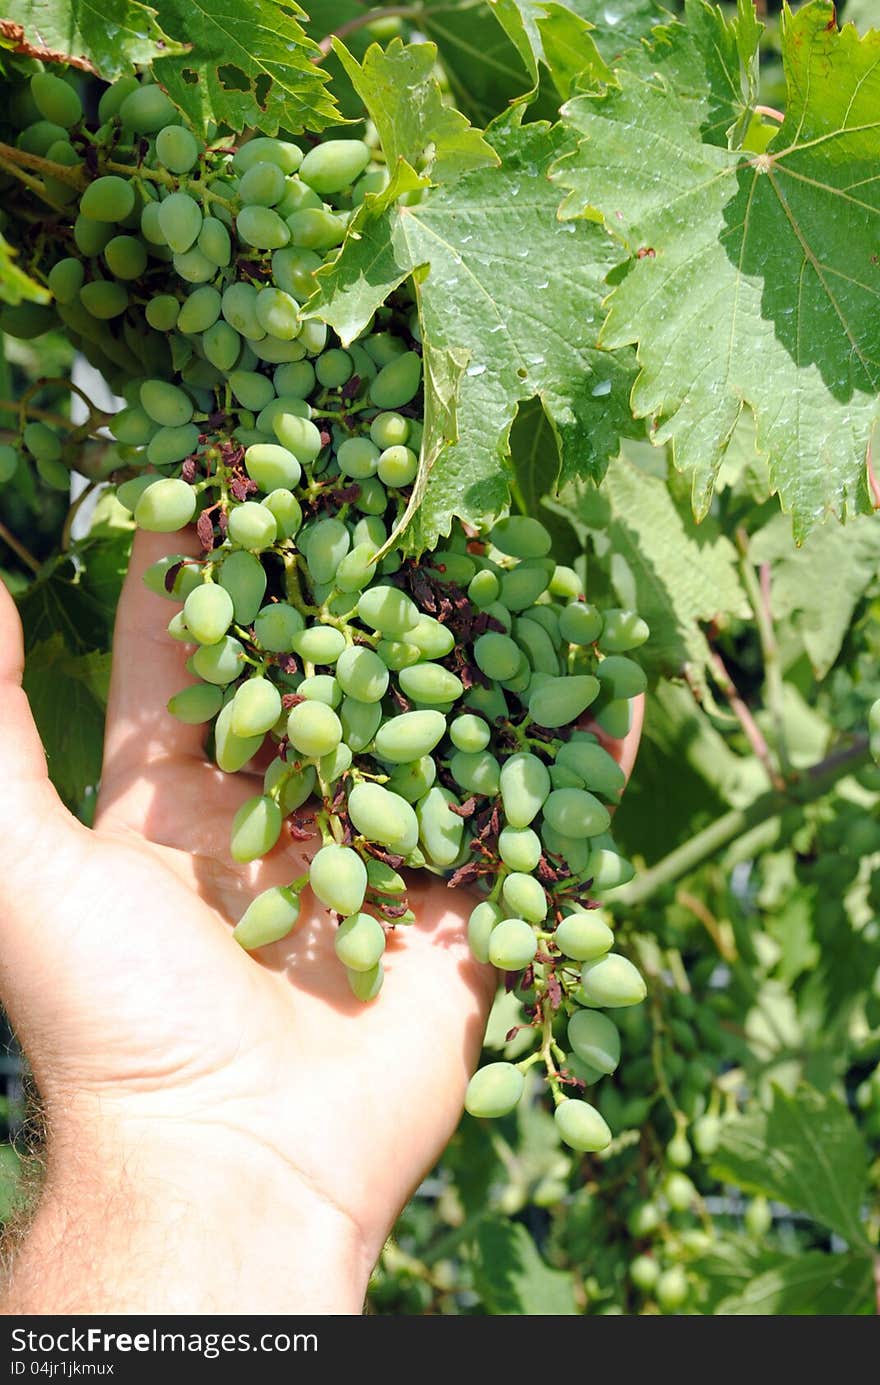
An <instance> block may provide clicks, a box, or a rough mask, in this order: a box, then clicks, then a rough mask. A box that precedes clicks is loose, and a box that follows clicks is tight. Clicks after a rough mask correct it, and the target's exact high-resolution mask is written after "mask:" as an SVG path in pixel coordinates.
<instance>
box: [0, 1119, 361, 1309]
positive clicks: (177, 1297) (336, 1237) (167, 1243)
mask: <svg viewBox="0 0 880 1385" xmlns="http://www.w3.org/2000/svg"><path fill="white" fill-rule="evenodd" d="M81 1134H82V1132H74V1131H70V1132H65V1134H64V1136H63V1137H62V1138H59V1139H57V1140H52V1141H50V1146H49V1157H48V1161H47V1172H46V1179H45V1183H44V1186H43V1190H42V1194H41V1196H40V1198H39V1202H38V1204H37V1207H36V1211H35V1213H34V1216H33V1218H32V1220H31V1222H30V1225H29V1227H28V1228H27V1229H26V1231H24V1233H23V1234H21V1233H20V1234H18V1235H17V1236H16V1235H15V1233H13V1237H14V1240H15V1241H17V1244H13V1246H12V1248H11V1256H10V1265H9V1273H8V1281H7V1285H6V1291H5V1295H4V1297H3V1299H2V1302H0V1308H2V1311H3V1312H4V1313H5V1314H8V1315H14V1314H49V1315H62V1314H101V1313H107V1314H111V1313H122V1314H129V1313H145V1314H162V1313H171V1314H177V1313H192V1314H227V1313H233V1314H249V1313H254V1314H270V1313H282V1314H296V1313H302V1314H309V1313H319V1314H358V1313H360V1312H361V1308H362V1304H363V1297H364V1293H365V1290H366V1280H367V1276H368V1274H369V1269H370V1266H369V1263H368V1261H367V1258H366V1256H365V1253H364V1251H363V1249H362V1246H361V1242H360V1238H359V1236H358V1234H357V1230H356V1228H355V1226H354V1225H353V1223H351V1222H350V1221H349V1220H348V1218H347V1217H346V1216H345V1214H344V1213H341V1212H340V1211H339V1210H338V1209H336V1208H335V1207H333V1206H331V1205H330V1204H329V1203H328V1202H326V1200H325V1199H323V1198H322V1196H321V1195H319V1194H317V1193H315V1192H314V1191H313V1190H312V1189H310V1188H309V1187H308V1186H307V1185H305V1184H304V1183H303V1181H302V1179H301V1177H300V1175H299V1174H298V1173H297V1172H296V1171H294V1170H291V1169H290V1168H289V1167H288V1166H287V1165H286V1164H285V1163H284V1162H283V1161H281V1160H280V1159H279V1158H278V1157H277V1156H276V1155H275V1154H274V1153H273V1152H272V1151H267V1150H265V1149H263V1148H261V1147H260V1146H259V1145H256V1144H252V1143H250V1142H249V1141H248V1140H247V1139H246V1138H244V1137H241V1136H240V1135H238V1134H237V1133H236V1132H229V1131H227V1130H217V1131H214V1132H208V1134H207V1137H206V1135H205V1134H204V1133H202V1132H200V1131H199V1132H194V1131H193V1130H192V1129H191V1128H182V1129H173V1130H171V1129H169V1130H165V1131H162V1132H159V1133H158V1134H157V1132H156V1131H153V1130H150V1131H149V1132H140V1135H141V1136H142V1138H138V1137H134V1135H133V1132H131V1131H128V1132H126V1135H125V1139H124V1141H122V1142H120V1140H119V1139H118V1138H117V1137H115V1136H114V1137H113V1138H110V1137H103V1136H102V1137H101V1138H100V1139H98V1140H95V1139H89V1140H83V1139H82V1138H81Z"/></svg>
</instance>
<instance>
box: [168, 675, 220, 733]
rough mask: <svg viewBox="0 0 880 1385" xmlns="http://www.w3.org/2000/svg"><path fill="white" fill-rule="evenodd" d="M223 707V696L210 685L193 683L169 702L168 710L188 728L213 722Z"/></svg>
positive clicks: (217, 689)
mask: <svg viewBox="0 0 880 1385" xmlns="http://www.w3.org/2000/svg"><path fill="white" fill-rule="evenodd" d="M222 706H223V694H222V693H221V691H220V689H219V688H217V687H214V686H212V684H210V683H193V684H191V686H190V687H188V688H182V689H181V691H180V692H179V693H175V694H174V696H173V697H172V698H170V699H169V701H168V710H169V712H170V713H171V715H172V716H175V717H177V719H178V721H182V722H185V723H186V725H187V726H201V725H202V724H203V723H204V722H206V721H211V720H212V719H213V718H214V717H215V716H216V715H217V713H218V712H219V711H220V708H221V707H222Z"/></svg>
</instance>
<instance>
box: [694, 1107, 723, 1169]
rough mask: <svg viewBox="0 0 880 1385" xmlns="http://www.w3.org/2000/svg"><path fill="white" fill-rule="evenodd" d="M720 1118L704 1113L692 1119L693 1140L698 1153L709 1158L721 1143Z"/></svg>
mask: <svg viewBox="0 0 880 1385" xmlns="http://www.w3.org/2000/svg"><path fill="white" fill-rule="evenodd" d="M721 1129H722V1126H721V1120H720V1119H719V1117H718V1116H713V1115H710V1114H708V1113H707V1114H706V1115H705V1116H700V1118H699V1120H697V1121H694V1125H693V1132H692V1134H693V1141H694V1147H695V1148H696V1150H697V1153H698V1154H701V1155H702V1156H703V1158H704V1159H708V1158H710V1157H711V1156H712V1155H713V1154H714V1153H715V1151H716V1149H717V1148H718V1146H719V1144H720V1143H721Z"/></svg>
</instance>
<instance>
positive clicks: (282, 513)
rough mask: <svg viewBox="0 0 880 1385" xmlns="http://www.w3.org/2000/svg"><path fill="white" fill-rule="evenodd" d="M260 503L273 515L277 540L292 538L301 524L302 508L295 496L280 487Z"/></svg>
mask: <svg viewBox="0 0 880 1385" xmlns="http://www.w3.org/2000/svg"><path fill="white" fill-rule="evenodd" d="M260 503H261V504H262V505H265V506H266V509H267V510H270V511H271V513H272V515H273V516H274V519H275V528H276V529H277V531H278V539H279V541H282V542H283V540H285V539H289V538H292V537H293V535H294V534H295V533H296V532H297V530H298V529H299V527H300V525H301V524H302V509H301V507H300V503H299V501H298V500H297V498H296V496H295V495H293V494H292V492H291V491H289V490H284V489H281V490H277V491H272V492H271V494H269V495H267V496H266V497H265V499H264V500H262V501H261V502H260Z"/></svg>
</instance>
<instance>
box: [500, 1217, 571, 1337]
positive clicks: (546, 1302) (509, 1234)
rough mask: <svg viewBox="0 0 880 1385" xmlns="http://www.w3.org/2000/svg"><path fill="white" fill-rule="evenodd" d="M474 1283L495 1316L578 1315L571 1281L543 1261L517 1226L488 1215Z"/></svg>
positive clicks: (524, 1232) (567, 1276)
mask: <svg viewBox="0 0 880 1385" xmlns="http://www.w3.org/2000/svg"><path fill="white" fill-rule="evenodd" d="M474 1282H475V1286H476V1289H477V1292H478V1293H479V1294H480V1295H481V1296H482V1298H483V1301H484V1303H485V1305H486V1308H487V1310H488V1312H489V1313H491V1314H495V1315H499V1316H526V1315H528V1316H532V1315H535V1316H543V1317H550V1316H553V1317H571V1316H573V1315H574V1314H575V1313H577V1308H576V1306H575V1301H574V1292H573V1288H572V1281H571V1277H570V1276H569V1275H567V1274H565V1273H563V1272H562V1271H561V1270H551V1269H550V1267H549V1266H548V1265H546V1264H545V1263H544V1261H543V1260H542V1259H541V1256H540V1254H539V1253H538V1250H537V1248H536V1246H535V1243H534V1241H533V1240H532V1238H531V1236H530V1235H529V1233H528V1231H527V1230H526V1228H525V1227H524V1226H521V1225H520V1224H519V1223H518V1222H512V1221H507V1220H504V1219H502V1218H501V1217H484V1218H483V1220H482V1221H481V1222H480V1223H479V1225H478V1227H477V1234H476V1256H475V1261H474Z"/></svg>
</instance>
